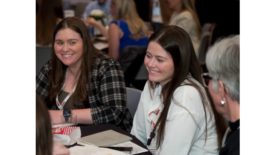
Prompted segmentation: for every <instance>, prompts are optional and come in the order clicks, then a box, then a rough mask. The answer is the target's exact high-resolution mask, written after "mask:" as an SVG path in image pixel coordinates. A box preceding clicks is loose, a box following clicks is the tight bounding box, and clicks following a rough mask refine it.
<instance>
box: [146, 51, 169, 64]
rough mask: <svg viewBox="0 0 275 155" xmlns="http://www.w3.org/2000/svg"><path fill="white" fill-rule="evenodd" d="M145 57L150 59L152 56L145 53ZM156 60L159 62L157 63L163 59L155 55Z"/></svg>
mask: <svg viewBox="0 0 275 155" xmlns="http://www.w3.org/2000/svg"><path fill="white" fill-rule="evenodd" d="M146 58H148V59H152V58H153V56H152V55H151V54H148V53H147V54H146ZM155 59H156V60H157V62H159V63H162V62H164V61H165V60H164V59H162V58H159V57H156V58H155Z"/></svg>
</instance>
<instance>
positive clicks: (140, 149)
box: [113, 141, 148, 154]
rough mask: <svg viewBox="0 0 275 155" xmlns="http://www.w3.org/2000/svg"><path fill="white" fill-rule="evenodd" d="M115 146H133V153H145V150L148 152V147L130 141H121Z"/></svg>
mask: <svg viewBox="0 0 275 155" xmlns="http://www.w3.org/2000/svg"><path fill="white" fill-rule="evenodd" d="M113 146H121V147H133V150H132V151H131V154H138V153H143V152H147V151H148V150H147V149H144V148H143V147H141V146H139V145H137V144H135V143H133V142H131V141H128V142H124V143H120V144H116V145H113Z"/></svg>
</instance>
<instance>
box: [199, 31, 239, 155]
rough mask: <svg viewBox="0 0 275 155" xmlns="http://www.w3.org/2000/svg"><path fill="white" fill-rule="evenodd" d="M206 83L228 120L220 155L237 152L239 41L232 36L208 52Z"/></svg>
mask: <svg viewBox="0 0 275 155" xmlns="http://www.w3.org/2000/svg"><path fill="white" fill-rule="evenodd" d="M206 66H207V69H208V71H209V73H208V74H204V79H205V83H206V85H207V86H208V90H209V92H210V95H211V97H212V99H213V102H214V105H215V108H216V109H217V111H218V112H219V113H220V114H221V115H222V116H223V117H224V118H225V119H226V120H227V121H229V127H228V128H227V131H226V133H225V135H224V138H223V143H222V148H221V150H220V155H239V154H240V40H239V36H238V35H237V36H231V37H227V38H224V39H222V40H220V41H218V42H216V43H215V44H214V45H213V46H212V47H211V48H210V49H209V51H208V53H207V56H206Z"/></svg>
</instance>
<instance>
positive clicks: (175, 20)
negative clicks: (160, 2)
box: [167, 0, 201, 57]
mask: <svg viewBox="0 0 275 155" xmlns="http://www.w3.org/2000/svg"><path fill="white" fill-rule="evenodd" d="M167 1H168V6H169V7H170V9H172V10H173V13H172V15H171V17H170V22H169V25H176V26H179V27H181V28H183V29H184V30H185V31H186V32H187V33H188V34H189V35H190V37H191V39H192V43H193V46H194V49H195V52H196V56H197V57H198V49H199V45H200V37H201V26H200V22H199V19H198V15H197V13H196V9H195V0H167Z"/></svg>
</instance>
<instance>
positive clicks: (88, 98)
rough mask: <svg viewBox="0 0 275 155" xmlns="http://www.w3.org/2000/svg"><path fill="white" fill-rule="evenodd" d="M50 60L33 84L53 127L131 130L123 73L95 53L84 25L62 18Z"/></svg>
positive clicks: (105, 57) (118, 67) (56, 29)
mask: <svg viewBox="0 0 275 155" xmlns="http://www.w3.org/2000/svg"><path fill="white" fill-rule="evenodd" d="M52 51H53V54H52V59H51V60H50V61H49V62H48V63H46V64H45V65H44V66H43V67H42V69H41V71H40V73H39V74H38V75H37V80H36V94H38V95H41V96H42V97H43V99H44V100H45V102H46V103H47V105H48V108H49V112H50V116H51V120H52V123H53V124H59V123H68V122H70V121H72V122H70V123H80V124H95V125H96V124H114V125H116V126H118V127H121V128H122V129H124V130H130V128H131V121H132V118H131V115H130V113H129V110H128V109H127V108H126V90H125V83H124V77H123V71H122V70H121V68H120V65H119V64H118V62H116V61H113V60H112V59H110V58H109V57H107V56H106V55H104V54H103V53H101V52H99V51H97V50H96V49H95V48H94V47H93V45H92V43H91V38H90V36H89V33H88V30H87V27H86V25H85V24H84V22H83V21H82V20H81V19H78V18H74V17H71V18H65V19H64V20H62V21H61V22H60V23H59V24H58V25H57V26H56V28H55V31H54V33H53V43H52Z"/></svg>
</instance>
